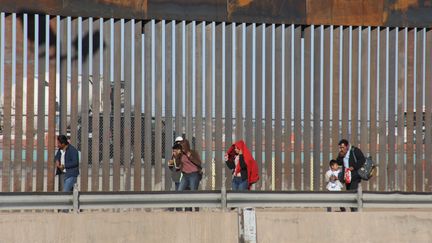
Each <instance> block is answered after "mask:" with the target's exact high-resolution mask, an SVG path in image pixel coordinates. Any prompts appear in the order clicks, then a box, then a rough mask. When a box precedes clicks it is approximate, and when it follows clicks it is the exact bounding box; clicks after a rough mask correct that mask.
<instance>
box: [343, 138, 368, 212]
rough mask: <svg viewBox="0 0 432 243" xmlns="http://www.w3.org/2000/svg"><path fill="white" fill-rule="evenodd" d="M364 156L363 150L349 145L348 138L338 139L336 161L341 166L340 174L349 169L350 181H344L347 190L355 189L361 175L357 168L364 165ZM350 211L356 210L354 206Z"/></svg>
mask: <svg viewBox="0 0 432 243" xmlns="http://www.w3.org/2000/svg"><path fill="white" fill-rule="evenodd" d="M365 161H366V158H365V157H364V155H363V152H362V151H361V150H360V149H359V148H357V147H354V146H350V145H349V143H348V140H346V139H342V140H340V141H339V156H338V158H337V162H338V164H339V165H340V166H342V174H343V173H344V172H345V169H346V168H348V169H349V170H350V171H351V182H350V183H347V182H346V181H345V185H346V189H347V190H351V191H353V190H357V188H358V185H359V183H360V182H361V177H360V175H359V174H358V170H359V169H360V168H361V167H362V166H363V165H364V163H365ZM351 211H357V209H356V208H351Z"/></svg>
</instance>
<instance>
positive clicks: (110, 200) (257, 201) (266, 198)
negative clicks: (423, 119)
mask: <svg viewBox="0 0 432 243" xmlns="http://www.w3.org/2000/svg"><path fill="white" fill-rule="evenodd" d="M222 196H223V192H221V191H214V192H212V191H198V192H160V193H159V192H158V193H155V192H106V193H105V192H93V193H92V192H84V193H79V192H76V195H75V200H76V201H77V202H78V203H77V204H76V205H78V206H76V207H77V208H79V209H103V208H173V207H207V208H220V207H228V208H230V207H286V208H289V207H291V208H293V207H299V208H304V207H317V208H322V207H359V205H360V204H359V203H358V201H357V197H358V196H360V197H361V202H362V204H361V205H360V207H364V208H432V193H413V194H405V193H388V192H386V193H375V192H374V193H371V192H364V193H363V194H358V193H356V192H339V193H338V192H336V193H331V192H232V191H229V192H226V206H225V203H224V204H222ZM73 202H74V196H73V194H64V193H40V192H35V193H0V210H20V209H72V208H73Z"/></svg>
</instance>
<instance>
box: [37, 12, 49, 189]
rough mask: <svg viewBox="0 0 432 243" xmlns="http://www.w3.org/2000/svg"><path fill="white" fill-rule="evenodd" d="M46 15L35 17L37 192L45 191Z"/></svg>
mask: <svg viewBox="0 0 432 243" xmlns="http://www.w3.org/2000/svg"><path fill="white" fill-rule="evenodd" d="M45 23H46V19H45V15H35V30H36V29H40V30H42V31H35V53H38V54H37V57H36V55H35V75H36V77H35V86H37V92H36V93H37V98H36V100H37V109H36V110H37V140H36V141H37V143H36V144H37V145H36V147H37V153H36V154H37V155H36V191H43V190H44V174H45V171H44V164H45V132H44V131H45V82H46V81H47V80H46V77H45V55H44V54H45V50H44V49H45V45H44V43H45V41H47V40H45V36H44V33H46V31H47V29H46V26H45Z"/></svg>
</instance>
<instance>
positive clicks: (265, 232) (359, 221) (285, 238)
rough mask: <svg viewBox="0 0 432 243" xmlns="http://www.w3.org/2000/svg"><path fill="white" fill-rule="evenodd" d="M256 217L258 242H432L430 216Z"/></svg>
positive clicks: (281, 214)
mask: <svg viewBox="0 0 432 243" xmlns="http://www.w3.org/2000/svg"><path fill="white" fill-rule="evenodd" d="M256 217H257V238H258V242H296V243H298V242H302V243H304V242H305V243H308V242H310V243H315V242H319V243H326V242H328V243H330V242H331V243H336V242H344V243H346V242H349V243H355V242H359V243H375V242H376V243H390V242H397V243H404V242H407V243H408V242H409V243H412V242H416V243H426V242H428V243H430V242H432V230H431V229H432V213H430V212H362V213H340V212H334V213H326V212H301V213H296V212H259V211H258V212H257V214H256ZM353 237H354V239H353Z"/></svg>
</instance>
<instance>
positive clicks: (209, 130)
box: [176, 23, 214, 190]
mask: <svg viewBox="0 0 432 243" xmlns="http://www.w3.org/2000/svg"><path fill="white" fill-rule="evenodd" d="M212 30H213V23H207V25H206V27H205V65H206V69H205V96H206V98H205V105H206V106H205V118H206V119H205V137H206V139H205V145H206V146H205V150H206V153H205V166H204V167H205V174H206V175H205V179H206V180H204V182H205V183H206V186H205V189H207V190H209V189H212V187H213V183H212V182H213V173H214V169H213V166H212V163H213V158H214V157H213V152H212V151H213V139H212V138H213V119H212V117H213V114H212V107H213V99H212V93H213V88H212V71H213V68H212V67H213V51H212V50H213V41H212V38H213V35H212ZM177 110H180V109H178V108H177ZM176 115H177V113H176ZM177 116H178V115H177ZM180 117H181V116H180ZM176 131H179V130H176Z"/></svg>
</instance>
